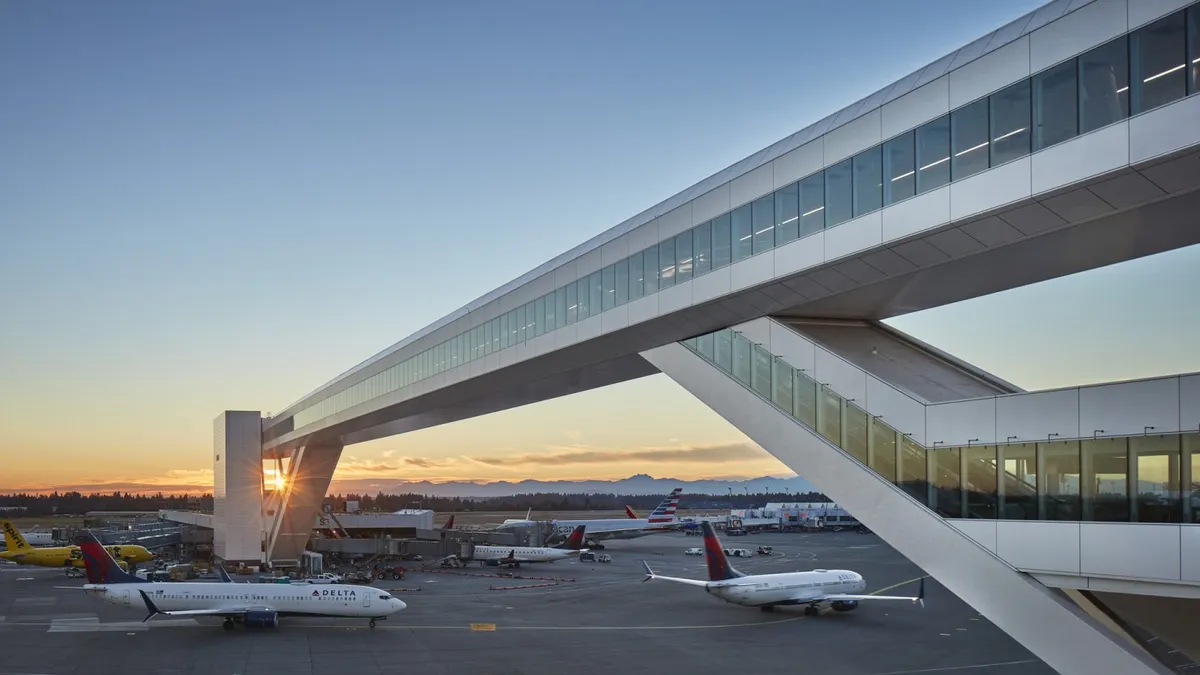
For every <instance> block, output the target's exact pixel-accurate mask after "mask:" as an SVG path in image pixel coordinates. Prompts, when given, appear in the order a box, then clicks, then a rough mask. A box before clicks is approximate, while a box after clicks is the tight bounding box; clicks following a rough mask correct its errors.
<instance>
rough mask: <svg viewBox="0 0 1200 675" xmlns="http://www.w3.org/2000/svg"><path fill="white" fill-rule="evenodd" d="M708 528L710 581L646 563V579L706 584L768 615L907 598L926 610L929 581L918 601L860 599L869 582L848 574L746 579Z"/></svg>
mask: <svg viewBox="0 0 1200 675" xmlns="http://www.w3.org/2000/svg"><path fill="white" fill-rule="evenodd" d="M701 527H703V528H704V553H705V556H706V559H707V561H708V581H702V580H700V579H681V578H679V577H664V576H661V575H659V574H655V573H654V570H652V569H650V565H649V564H648V563H646V561H644V560H643V561H642V565H644V566H645V567H646V578H645V579H643V582H646V581H650V580H651V579H664V580H666V581H674V582H677V583H681V584H688V585H691V586H702V587H703V588H704V590H706V591H708V593H710V594H712V595H715V596H717V597H718V598H721V599H722V600H724V601H726V602H731V603H733V604H735V605H742V606H743V607H758V608H760V609H762V611H764V612H771V611H774V609H775V607H777V606H779V605H804V614H805V615H806V616H816V615H817V614H818V613H819V612H820V609H821V607H824V606H828V607H831V608H832V609H833V610H834V611H837V612H849V611H851V610H853V609H854V608H856V607H858V603H859V602H861V601H863V600H908V601H910V602H912V603H914V604H916V603H918V602H920V603H921V606H922V607H924V606H925V579H924V578H922V579H921V587H920V590H919V591H918V592H917V595H916V597H900V596H894V595H862V594H861V591H864V590H866V588H867V582H866V581H864V580H863V578H862V575H860V574H858V573H857V572H852V571H850V570H812V571H810V572H783V573H781V574H753V575H746V574H742V573H741V572H739V571H737V570H736V569H734V568H733V565H730V564H729V559H728V558H726V557H725V551H724V550H723V549H722V548H721V541H720V540H719V539H717V535H716V533H715V532H713V528H712V525H710V524H709V523H708V522H704V523H702V524H701Z"/></svg>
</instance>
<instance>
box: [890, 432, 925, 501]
mask: <svg viewBox="0 0 1200 675" xmlns="http://www.w3.org/2000/svg"><path fill="white" fill-rule="evenodd" d="M927 461H928V460H927V459H926V456H925V448H924V447H922V446H921V444H920V443H917V442H916V441H914V440H913V439H911V438H909V437H908V436H901V437H900V466H899V467H898V469H897V473H899V474H900V488H901V489H903V490H904V491H905V492H907V493H908V494H909V495H910V496H911V497H912V498H914V499H916V500H917V501H919V502H921V503H922V504H925V505H926V506H928V505H929V466H928V464H927V463H926V462H927Z"/></svg>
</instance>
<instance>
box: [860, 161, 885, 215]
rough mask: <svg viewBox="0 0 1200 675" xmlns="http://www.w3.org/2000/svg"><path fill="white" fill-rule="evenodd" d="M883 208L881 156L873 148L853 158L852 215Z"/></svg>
mask: <svg viewBox="0 0 1200 675" xmlns="http://www.w3.org/2000/svg"><path fill="white" fill-rule="evenodd" d="M882 207H883V154H882V153H881V152H880V146H878V145H877V146H875V147H873V148H871V149H870V150H867V151H865V152H860V153H858V154H857V155H855V156H854V215H855V216H861V215H863V214H865V213H870V212H872V211H878V210H879V209H880V208H882Z"/></svg>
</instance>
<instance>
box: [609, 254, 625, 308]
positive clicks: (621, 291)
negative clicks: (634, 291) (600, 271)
mask: <svg viewBox="0 0 1200 675" xmlns="http://www.w3.org/2000/svg"><path fill="white" fill-rule="evenodd" d="M613 269H614V270H615V271H614V274H615V276H616V280H615V283H616V300H617V306H618V307H620V306H621V305H623V304H625V303H627V302H629V258H626V259H624V260H622V261H620V262H618V263H617V264H616V265H614V266H613Z"/></svg>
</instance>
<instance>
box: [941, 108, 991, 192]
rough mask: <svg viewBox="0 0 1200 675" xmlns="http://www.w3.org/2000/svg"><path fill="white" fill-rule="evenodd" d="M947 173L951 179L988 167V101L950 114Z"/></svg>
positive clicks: (958, 178) (960, 178)
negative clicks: (950, 152) (950, 154)
mask: <svg viewBox="0 0 1200 675" xmlns="http://www.w3.org/2000/svg"><path fill="white" fill-rule="evenodd" d="M950 144H951V145H950V147H951V150H952V151H953V152H954V154H953V156H952V157H951V158H950V173H951V175H952V176H953V178H954V180H962V179H964V178H966V177H967V176H970V175H973V174H976V173H979V172H980V171H983V170H984V169H986V168H988V146H989V145H990V144H989V143H988V100H987V99H986V98H982V99H979V100H978V101H976V102H974V103H972V104H970V105H968V106H966V107H964V108H959V109H958V110H955V111H954V112H952V113H950Z"/></svg>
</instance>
